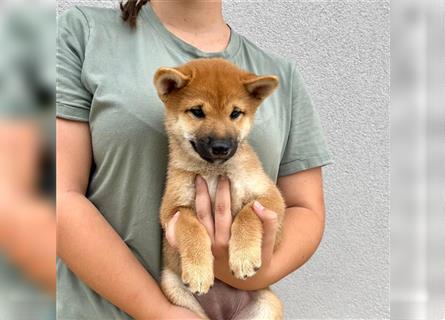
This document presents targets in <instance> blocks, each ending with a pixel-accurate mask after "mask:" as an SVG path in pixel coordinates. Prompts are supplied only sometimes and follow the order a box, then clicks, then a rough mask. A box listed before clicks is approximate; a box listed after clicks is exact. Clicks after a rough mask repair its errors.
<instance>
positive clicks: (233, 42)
mask: <svg viewBox="0 0 445 320" xmlns="http://www.w3.org/2000/svg"><path fill="white" fill-rule="evenodd" d="M142 13H143V15H144V16H145V17H146V18H147V20H148V22H149V23H150V24H151V25H152V26H153V28H155V29H156V31H157V32H159V34H160V35H161V36H162V37H163V38H164V40H165V41H167V42H169V43H170V44H171V45H173V46H175V47H177V49H178V50H180V51H181V52H182V53H184V54H186V55H188V56H190V57H192V58H225V59H227V58H231V57H233V56H234V55H235V54H236V53H237V52H238V49H239V47H240V36H239V35H238V34H237V33H236V32H235V31H234V30H233V28H232V27H231V26H230V25H228V27H229V28H230V38H229V42H228V44H227V46H226V48H225V49H224V50H222V51H217V52H204V51H202V50H200V49H198V48H196V47H195V46H193V45H191V44H189V43H187V42H185V41H184V40H182V39H180V38H179V37H177V36H176V35H174V34H173V33H172V32H170V31H169V30H168V29H167V28H166V27H165V26H164V24H163V23H162V22H161V20H160V19H159V17H158V16H157V15H156V13H155V12H154V10H153V8H152V7H151V5H150V2H148V3H147V4H146V5H144V6H143V7H142Z"/></svg>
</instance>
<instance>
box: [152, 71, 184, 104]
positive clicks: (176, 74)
mask: <svg viewBox="0 0 445 320" xmlns="http://www.w3.org/2000/svg"><path fill="white" fill-rule="evenodd" d="M189 81H190V77H188V76H186V75H185V74H183V73H182V72H180V71H178V70H177V69H174V68H164V67H163V68H159V69H158V70H157V71H156V73H155V75H154V78H153V83H154V85H155V87H156V90H157V91H158V95H159V97H160V98H161V99H165V98H166V97H167V96H168V95H169V94H170V93H171V92H172V91H174V90H178V89H181V88H183V87H185V86H186V85H187V83H188V82H189Z"/></svg>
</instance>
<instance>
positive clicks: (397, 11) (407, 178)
mask: <svg viewBox="0 0 445 320" xmlns="http://www.w3.org/2000/svg"><path fill="white" fill-rule="evenodd" d="M391 5H392V8H391V9H392V15H391V16H392V20H391V24H392V37H391V66H392V70H391V79H392V80H391V81H392V82H391V89H392V92H391V94H392V96H391V125H392V131H391V139H392V146H391V153H392V154H391V172H392V175H391V199H392V202H391V208H392V210H391V212H392V214H391V268H392V270H391V319H403V320H409V319H445V215H444V213H445V187H444V185H445V184H444V180H445V165H444V164H445V134H444V133H445V117H444V116H445V99H444V97H445V96H444V93H445V90H444V89H445V82H444V76H445V54H444V48H445V0H428V1H425V0H409V1H407V0H394V1H392V3H391Z"/></svg>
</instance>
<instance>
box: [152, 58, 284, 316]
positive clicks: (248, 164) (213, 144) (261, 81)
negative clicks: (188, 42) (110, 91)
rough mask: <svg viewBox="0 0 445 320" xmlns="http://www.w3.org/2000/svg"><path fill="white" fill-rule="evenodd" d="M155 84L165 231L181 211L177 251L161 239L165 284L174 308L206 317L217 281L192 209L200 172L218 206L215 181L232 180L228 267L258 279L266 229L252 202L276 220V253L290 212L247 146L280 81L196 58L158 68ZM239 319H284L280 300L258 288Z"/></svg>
mask: <svg viewBox="0 0 445 320" xmlns="http://www.w3.org/2000/svg"><path fill="white" fill-rule="evenodd" d="M154 85H155V87H156V90H157V93H158V95H159V97H160V99H161V100H162V102H163V103H164V105H165V108H166V113H165V128H166V132H167V135H168V139H169V163H168V174H167V182H166V188H165V193H164V197H163V199H162V205H161V211H160V220H161V223H162V226H165V225H166V223H167V222H168V221H170V219H171V218H172V217H173V215H174V214H175V213H176V212H177V211H180V216H179V219H178V221H177V223H176V226H175V235H176V241H177V246H176V248H173V247H171V246H170V245H169V244H168V242H167V241H165V239H164V253H163V254H164V270H163V273H162V280H161V287H162V289H163V291H164V293H165V295H166V296H167V298H168V299H169V300H170V301H171V302H172V303H173V304H176V305H179V306H182V307H185V308H188V309H190V310H192V311H194V312H195V313H197V314H198V315H200V316H201V317H203V318H209V317H210V315H209V314H208V313H207V314H206V312H205V311H204V309H205V308H203V307H202V306H201V305H200V303H199V302H198V299H197V296H198V295H202V294H205V293H207V292H208V291H209V289H210V288H211V287H212V285H213V283H214V275H213V255H212V251H211V240H210V237H209V235H208V233H207V232H206V230H205V228H204V226H203V225H202V224H201V223H200V222H199V221H198V218H197V215H196V211H195V178H196V176H197V175H200V176H202V177H203V178H204V179H205V180H206V182H207V186H208V189H209V193H210V196H211V199H212V204H213V205H214V201H215V193H216V186H217V183H218V177H223V179H224V178H226V179H229V180H230V183H231V210H232V216H233V223H232V226H231V238H230V241H229V265H230V268H231V270H232V273H233V274H234V276H235V277H237V278H239V279H246V278H248V277H251V276H253V275H254V274H255V272H256V271H257V270H258V269H259V268H260V267H261V243H262V224H261V221H260V220H259V218H258V216H257V215H256V214H255V213H254V211H253V208H252V205H253V202H254V201H255V200H257V201H259V202H260V203H261V204H262V205H263V206H264V207H266V208H269V209H271V210H273V211H275V212H276V213H277V215H278V233H277V238H276V243H275V248H276V247H277V246H278V244H279V242H280V235H281V232H280V230H281V225H282V220H283V215H284V211H285V204H284V200H283V198H282V196H281V194H280V192H279V190H278V189H277V187H276V185H275V184H274V182H272V181H271V179H270V178H269V177H268V176H267V175H266V174H265V173H264V171H263V169H262V166H261V163H260V161H259V160H258V158H257V156H256V154H255V152H254V151H253V149H252V147H251V146H250V145H249V144H248V141H247V137H248V134H249V131H250V129H251V127H252V124H253V120H254V115H255V111H256V110H257V108H258V107H259V106H260V104H261V102H262V101H263V100H264V99H265V98H266V97H267V96H269V95H270V94H271V93H272V92H273V91H274V90H275V88H276V87H277V86H278V78H277V77H276V76H272V75H268V76H257V75H255V74H253V73H249V72H246V71H243V70H241V69H239V68H238V67H236V66H235V65H233V64H232V63H230V62H228V61H226V60H223V59H197V60H193V61H191V62H189V63H186V64H184V65H182V66H180V67H177V68H160V69H158V70H157V72H156V73H155V76H154ZM221 285H225V284H222V283H219V284H218V286H221ZM215 287H216V286H215ZM212 290H215V288H214V289H212ZM223 291H224V290H222V291H221V292H223ZM240 318H243V319H246V318H248V319H280V318H282V307H281V302H280V301H279V299H278V298H277V297H276V296H275V295H274V294H273V293H272V291H270V290H269V289H266V290H260V291H257V292H255V294H254V295H251V299H250V301H249V303H248V304H247V305H246V306H245V307H244V308H243V310H241V313H240Z"/></svg>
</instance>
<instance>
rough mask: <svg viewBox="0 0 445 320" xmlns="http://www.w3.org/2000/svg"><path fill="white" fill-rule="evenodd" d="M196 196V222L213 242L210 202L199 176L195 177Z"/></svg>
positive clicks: (203, 181) (213, 232)
mask: <svg viewBox="0 0 445 320" xmlns="http://www.w3.org/2000/svg"><path fill="white" fill-rule="evenodd" d="M195 187H196V196H195V207H196V215H197V216H198V220H199V221H200V222H201V223H202V224H203V225H204V227H205V228H206V230H207V232H208V233H209V236H210V239H211V240H212V243H213V240H214V235H215V230H214V224H213V217H212V202H211V200H210V195H209V190H208V188H207V183H206V181H205V180H204V179H203V178H202V177H201V176H199V175H198V176H196V180H195Z"/></svg>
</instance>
